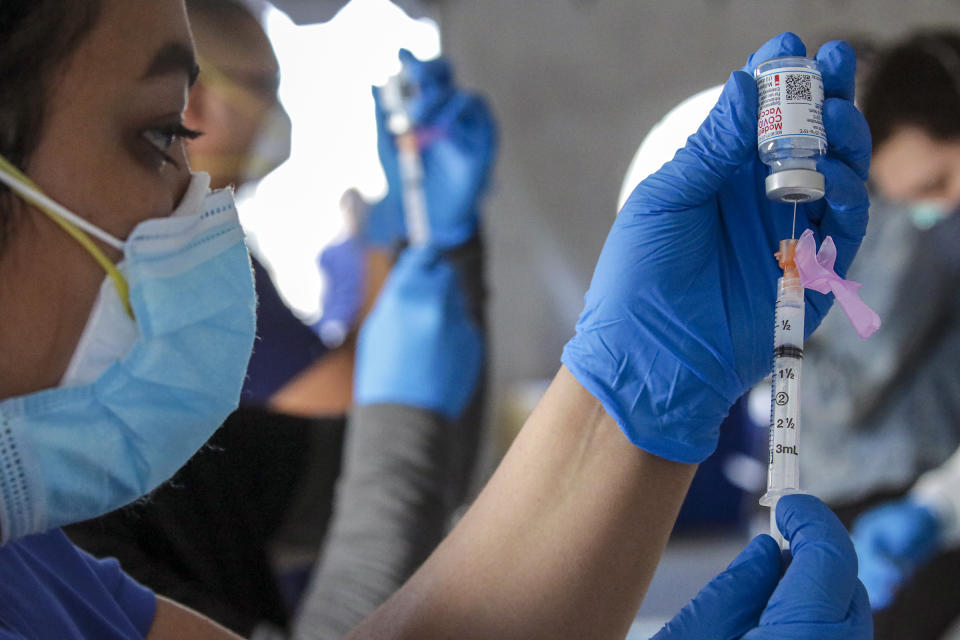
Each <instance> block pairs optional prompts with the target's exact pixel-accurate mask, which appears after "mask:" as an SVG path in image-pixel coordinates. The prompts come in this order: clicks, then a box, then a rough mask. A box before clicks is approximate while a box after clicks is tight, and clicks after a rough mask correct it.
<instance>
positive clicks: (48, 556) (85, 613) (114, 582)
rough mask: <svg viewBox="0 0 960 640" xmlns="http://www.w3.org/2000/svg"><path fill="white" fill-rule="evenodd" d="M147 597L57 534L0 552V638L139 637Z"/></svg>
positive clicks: (110, 563)
mask: <svg viewBox="0 0 960 640" xmlns="http://www.w3.org/2000/svg"><path fill="white" fill-rule="evenodd" d="M156 612H157V599H156V596H154V595H153V593H152V592H151V591H150V590H149V589H147V588H145V587H143V586H141V585H140V584H138V583H137V582H135V581H134V580H133V579H132V578H130V577H129V576H128V575H127V574H125V573H124V572H123V571H122V570H121V569H120V565H119V563H118V562H117V561H116V560H114V559H113V558H108V559H106V560H97V559H96V558H94V557H93V556H91V555H89V554H87V553H86V552H84V551H82V550H80V549H78V548H77V547H75V546H74V545H73V543H71V542H70V541H69V540H67V537H66V536H65V535H64V534H63V532H62V531H60V530H59V529H55V530H53V531H50V532H48V533H44V534H39V535H33V536H28V537H26V538H22V539H20V540H16V541H14V542H10V543H8V544H6V545H4V546H2V547H0V638H2V639H6V638H57V639H58V640H72V639H74V638H76V639H78V640H79V639H81V638H98V639H101V640H113V639H114V638H143V637H145V636H146V635H147V632H149V631H150V626H151V625H152V624H153V618H154V616H155V615H156Z"/></svg>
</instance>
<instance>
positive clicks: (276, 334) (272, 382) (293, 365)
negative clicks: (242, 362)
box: [240, 259, 327, 407]
mask: <svg viewBox="0 0 960 640" xmlns="http://www.w3.org/2000/svg"><path fill="white" fill-rule="evenodd" d="M253 271H254V276H255V278H256V285H257V298H258V300H259V303H258V304H259V306H258V308H257V339H256V341H255V342H254V344H253V356H251V358H250V365H249V366H248V367H247V379H246V381H245V382H244V385H243V392H242V394H241V396H240V403H241V404H244V405H248V406H259V407H262V406H265V405H266V403H267V400H268V399H269V398H270V396H272V395H273V394H274V393H276V392H277V391H278V390H279V389H280V387H282V386H283V385H285V384H286V383H287V382H289V381H290V380H291V379H293V378H294V377H295V376H296V375H297V374H298V373H300V372H301V371H303V370H304V369H306V368H307V367H308V366H310V365H311V364H312V363H313V362H314V361H316V360H317V359H318V358H319V357H320V356H322V355H323V354H324V353H326V351H327V349H326V347H324V345H323V343H322V342H321V341H320V338H318V337H317V336H316V334H314V332H313V331H312V330H311V329H310V328H309V327H308V326H306V325H305V324H303V323H302V322H301V321H300V320H299V318H297V317H296V316H295V315H293V312H292V311H290V309H289V308H288V307H287V305H286V304H284V302H283V299H282V298H281V297H280V293H279V292H278V291H277V289H276V287H274V285H273V281H272V280H271V279H270V274H269V273H267V270H266V269H265V268H264V267H263V265H261V264H260V263H259V262H258V261H257V260H256V259H254V260H253Z"/></svg>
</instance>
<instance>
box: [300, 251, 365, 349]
mask: <svg viewBox="0 0 960 640" xmlns="http://www.w3.org/2000/svg"><path fill="white" fill-rule="evenodd" d="M317 266H318V267H320V272H321V273H322V274H323V277H324V280H325V282H326V287H325V288H324V291H323V315H322V316H321V317H320V319H319V320H318V321H317V322H316V323H315V324H314V325H313V330H314V332H315V333H316V334H317V335H318V336H319V337H320V339H321V340H322V341H323V343H324V344H325V345H326V346H327V347H329V348H331V349H334V348H336V347H339V346H340V345H341V344H342V343H343V341H344V339H345V338H346V337H347V334H349V333H350V330H351V329H352V328H353V324H354V323H355V322H356V321H357V316H358V315H359V314H360V309H361V307H363V296H364V293H365V287H366V281H367V256H366V252H365V251H364V248H363V243H362V242H361V241H360V238H358V237H357V236H350V237H349V238H347V239H346V240H344V241H343V242H338V243H337V244H334V245H330V246H329V247H327V248H326V249H324V250H323V251H322V252H320V256H319V257H318V258H317Z"/></svg>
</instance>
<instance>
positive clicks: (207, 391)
mask: <svg viewBox="0 0 960 640" xmlns="http://www.w3.org/2000/svg"><path fill="white" fill-rule="evenodd" d="M0 181H3V182H4V183H5V184H7V185H8V186H9V187H10V188H11V189H13V190H14V191H15V192H16V193H17V194H18V195H20V196H21V197H22V198H23V199H25V200H26V201H28V202H30V203H31V204H34V205H35V206H37V208H38V209H40V210H42V211H44V212H45V213H47V215H50V216H51V217H53V218H56V219H58V220H59V221H60V222H61V223H63V222H64V221H66V222H67V225H68V226H69V227H71V229H70V230H68V232H70V233H71V235H73V236H74V237H77V232H76V229H77V227H79V228H81V229H83V230H84V231H87V232H89V233H90V234H91V235H95V236H96V237H98V238H100V239H101V240H103V241H104V242H106V243H108V244H111V245H113V246H119V247H120V248H122V250H123V253H124V259H123V262H122V267H121V269H120V270H119V271H118V270H117V269H116V268H115V267H113V265H112V264H105V263H104V262H103V259H104V258H103V255H102V252H100V251H99V249H97V248H96V246H95V245H92V243H90V242H89V238H87V237H86V235H84V234H83V233H80V235H81V236H83V238H85V239H86V240H87V242H86V243H84V242H83V241H82V240H80V241H81V244H84V246H85V247H87V248H88V250H89V251H91V253H92V254H94V255H95V257H96V258H97V260H98V262H100V263H101V265H103V266H104V268H105V269H106V270H107V271H108V274H109V275H108V278H107V280H105V282H104V285H103V286H102V287H101V289H100V295H99V297H98V299H97V301H96V302H95V304H94V308H93V312H92V313H91V315H90V318H89V319H88V322H87V325H86V327H85V329H84V331H83V334H82V336H81V338H80V341H79V342H78V345H77V348H76V350H75V352H74V354H73V357H72V359H71V362H70V364H69V366H68V368H67V372H66V374H65V375H64V377H63V379H62V381H61V385H60V386H59V387H57V388H55V389H47V390H43V391H38V392H35V393H31V394H28V395H25V396H18V397H14V398H9V399H7V400H4V401H0V426H2V429H0V532H2V539H0V542H2V543H6V542H8V541H10V540H13V539H16V538H20V537H22V536H25V535H29V534H32V533H39V532H43V531H47V530H49V529H52V528H55V527H59V526H62V525H66V524H69V523H72V522H78V521H81V520H87V519H90V518H94V517H97V516H99V515H102V514H104V513H107V512H109V511H112V510H114V509H117V508H119V507H122V506H124V505H126V504H128V503H130V502H132V501H133V500H136V499H137V498H139V497H141V496H143V495H145V494H146V493H149V492H150V491H152V490H153V489H154V488H156V487H157V486H158V485H160V484H161V483H162V482H165V481H166V480H167V479H169V478H170V477H171V476H172V475H173V474H174V473H175V472H176V471H177V470H178V469H179V468H180V467H181V466H182V465H183V464H184V463H185V462H186V461H187V460H188V459H189V458H190V457H191V456H192V455H193V454H194V453H195V452H196V451H197V450H198V449H199V448H200V447H201V446H202V445H203V444H204V443H205V442H206V441H207V440H208V439H209V438H210V436H211V435H212V434H213V432H214V431H216V429H217V428H218V427H219V426H220V424H221V423H222V422H223V420H224V419H225V418H226V417H227V416H228V415H229V414H230V413H231V412H232V411H233V410H234V409H235V408H236V407H237V404H238V402H239V397H240V389H241V387H242V384H243V380H244V377H245V374H246V368H247V362H248V361H249V358H250V353H251V350H252V348H253V339H254V333H255V330H256V294H255V291H254V286H253V276H252V271H251V266H250V257H249V254H248V253H247V248H246V245H245V244H244V237H243V231H242V229H241V227H240V224H239V221H238V218H237V211H236V207H235V205H234V201H233V193H232V192H231V191H229V190H221V191H216V192H212V193H211V192H209V189H208V186H209V181H210V178H209V176H207V175H206V174H194V176H193V178H192V180H191V184H190V186H189V188H188V190H187V193H186V195H185V196H184V198H183V199H182V201H181V203H180V205H179V206H178V207H177V209H176V210H175V211H174V212H173V214H172V215H171V216H170V217H167V218H156V219H151V220H146V221H144V222H142V223H140V224H139V225H137V226H136V228H134V230H133V231H132V232H131V234H130V236H129V237H128V238H127V239H126V241H123V242H121V241H119V240H117V239H116V238H113V237H112V236H109V234H106V233H104V232H103V231H102V230H99V229H97V228H96V227H93V226H92V225H90V223H88V222H86V221H84V220H83V219H81V218H79V217H78V216H76V215H75V214H72V213H71V212H69V211H68V210H66V209H64V208H63V207H62V206H60V205H58V204H57V203H55V202H53V201H52V200H50V199H49V198H46V196H44V195H43V194H42V193H40V192H39V190H38V189H37V188H36V186H35V185H33V184H32V183H31V182H30V181H29V179H28V178H26V177H25V176H23V175H22V174H20V173H19V171H17V170H16V169H15V168H14V167H12V166H11V165H10V164H9V163H7V162H6V161H5V160H2V158H0ZM91 247H92V249H91ZM97 254H99V256H98V255H97Z"/></svg>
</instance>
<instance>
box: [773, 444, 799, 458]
mask: <svg viewBox="0 0 960 640" xmlns="http://www.w3.org/2000/svg"><path fill="white" fill-rule="evenodd" d="M777 453H784V454H793V455H795V456H798V455H800V452H799V451H797V445H793V446H787V445H783V444H778V445H777Z"/></svg>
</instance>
